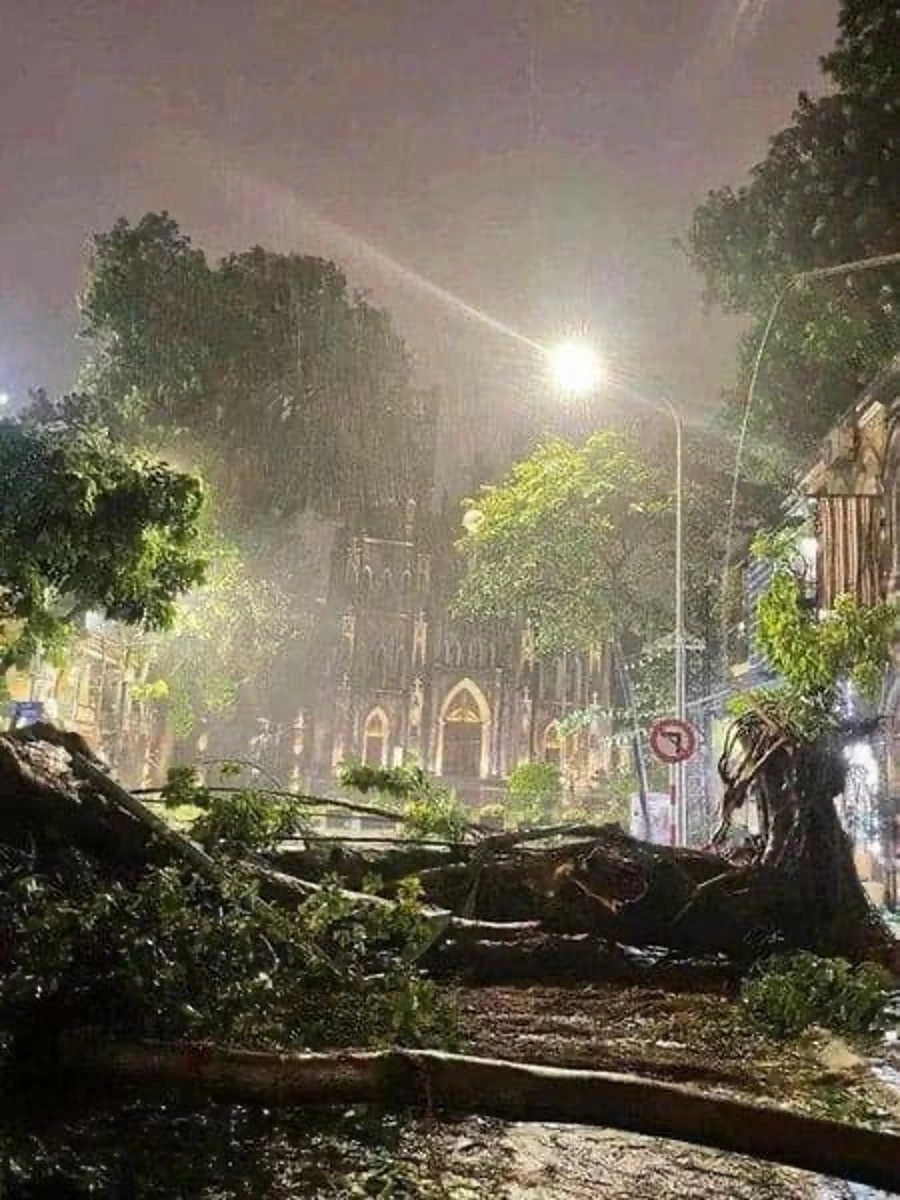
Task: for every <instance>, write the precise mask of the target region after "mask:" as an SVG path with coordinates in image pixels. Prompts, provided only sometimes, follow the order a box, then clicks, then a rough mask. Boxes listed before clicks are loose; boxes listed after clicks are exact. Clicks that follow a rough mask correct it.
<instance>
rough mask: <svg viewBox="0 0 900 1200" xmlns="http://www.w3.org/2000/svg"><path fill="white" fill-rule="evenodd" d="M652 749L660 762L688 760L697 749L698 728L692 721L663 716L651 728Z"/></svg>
mask: <svg viewBox="0 0 900 1200" xmlns="http://www.w3.org/2000/svg"><path fill="white" fill-rule="evenodd" d="M650 749H651V750H652V751H653V753H654V754H655V755H656V757H657V758H658V759H659V761H660V762H664V763H670V764H671V763H680V762H687V760H688V759H689V758H692V757H693V756H694V754H695V752H696V750H697V730H696V729H695V728H694V726H693V725H692V724H691V723H690V721H681V720H679V719H678V717H663V719H662V720H661V721H657V722H656V724H655V725H654V726H653V728H652V729H651V730H650Z"/></svg>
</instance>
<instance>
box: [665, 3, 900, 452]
mask: <svg viewBox="0 0 900 1200" xmlns="http://www.w3.org/2000/svg"><path fill="white" fill-rule="evenodd" d="M840 26H841V35H840V39H839V42H838V45H837V48H836V50H835V51H834V53H832V54H831V55H829V56H827V57H826V58H825V59H824V60H823V67H824V69H825V71H826V73H827V74H828V75H829V76H830V77H831V85H830V86H829V90H828V94H826V95H825V96H823V97H822V98H820V99H817V100H814V99H811V98H810V97H809V96H807V95H805V94H801V96H800V97H799V99H798V102H797V109H796V111H795V113H794V115H793V123H792V124H791V125H789V126H788V127H787V128H786V129H784V130H782V131H781V132H780V133H778V134H776V135H775V137H773V138H772V140H771V143H770V146H769V152H768V154H767V156H766V158H765V159H764V160H763V161H762V162H761V163H758V164H757V165H756V166H755V167H754V168H753V169H752V171H751V173H750V181H749V182H748V183H747V184H745V185H743V186H742V187H740V188H739V189H738V190H737V191H735V190H733V189H732V188H730V187H725V188H722V189H720V190H719V191H715V192H711V193H710V194H709V196H708V197H707V199H706V200H705V201H704V203H703V204H702V205H700V207H699V208H698V209H697V210H696V212H695V214H694V219H693V224H692V226H691V229H690V231H689V234H688V239H687V252H688V255H689V258H690V259H691V261H692V263H693V265H694V266H695V267H696V268H697V269H698V271H699V272H700V273H701V275H702V276H703V278H704V281H705V285H706V296H707V299H708V301H709V302H710V303H714V304H718V305H719V306H720V307H722V308H724V309H725V310H726V311H728V312H732V313H737V314H740V315H742V316H748V317H751V318H752V319H753V325H752V326H751V327H750V329H749V330H748V332H747V334H746V336H745V339H744V341H743V344H742V351H741V356H740V367H739V380H738V383H739V387H738V389H737V391H736V393H735V398H734V399H735V401H736V402H737V403H736V405H735V407H736V408H737V409H740V407H741V406H742V405H743V400H744V396H745V385H746V383H747V381H748V378H749V372H750V369H751V366H752V362H753V359H754V357H755V354H756V349H757V346H758V345H759V342H760V337H761V334H762V331H763V328H764V326H765V323H766V321H767V320H768V315H769V311H770V309H771V306H772V304H773V301H774V300H775V298H776V296H777V295H778V294H779V292H780V290H781V289H782V288H783V286H784V285H785V283H786V282H787V281H788V280H789V279H790V278H791V277H792V276H793V275H795V274H797V273H799V272H803V271H807V270H810V269H815V268H820V267H827V266H833V265H835V264H839V263H843V262H851V261H855V260H859V259H864V258H868V257H873V256H876V255H880V254H889V253H892V252H896V251H897V249H898V246H900V226H898V220H897V214H898V213H900V172H898V170H897V165H896V164H897V162H898V161H900V120H898V117H900V57H898V56H897V54H896V52H895V48H896V46H897V45H898V44H900V10H898V8H897V5H896V4H895V3H894V0H843V3H842V5H841V14H840ZM834 85H836V89H835V88H834ZM898 278H900V267H897V266H894V267H889V268H884V269H879V270H874V271H867V272H864V273H856V274H846V275H838V276H835V277H834V278H832V279H828V280H820V281H816V282H813V283H809V284H807V285H805V286H803V287H797V288H794V289H792V291H791V292H790V294H789V295H788V296H787V298H786V300H785V303H784V305H783V307H782V310H781V313H780V315H779V317H778V320H777V322H776V324H775V326H774V328H773V334H772V338H771V341H770V343H769V348H768V352H767V355H766V358H765V361H764V364H763V370H762V373H761V376H760V387H759V394H758V406H757V408H756V411H755V416H754V426H755V428H756V429H757V430H760V431H762V430H765V443H764V444H763V442H762V440H760V443H759V447H758V448H759V451H760V454H759V462H760V463H761V464H762V463H764V462H765V459H766V457H767V456H768V454H769V452H770V450H771V447H772V446H774V445H776V444H777V443H779V442H782V441H786V443H787V444H788V445H790V446H791V447H792V448H794V449H795V450H797V451H799V452H800V453H803V452H804V450H806V449H808V448H809V446H810V444H811V443H812V442H814V441H815V440H816V439H817V438H818V437H820V436H821V435H822V434H823V433H824V432H825V430H826V429H827V428H828V427H829V426H830V425H831V424H832V422H833V420H834V419H835V417H837V416H838V415H839V414H840V413H842V412H843V411H844V410H845V409H846V408H847V406H848V405H849V404H850V403H851V402H852V401H853V400H854V399H855V397H856V395H857V394H858V393H859V391H860V389H861V387H862V386H863V385H864V384H865V383H867V382H868V380H869V379H870V378H871V376H872V375H873V374H874V373H875V372H876V371H877V369H878V368H879V367H880V366H881V365H882V364H884V363H886V362H887V361H889V359H890V357H891V355H892V354H893V353H894V352H895V351H896V347H897V345H898V342H900V307H898V304H897V294H896V293H897V281H898Z"/></svg>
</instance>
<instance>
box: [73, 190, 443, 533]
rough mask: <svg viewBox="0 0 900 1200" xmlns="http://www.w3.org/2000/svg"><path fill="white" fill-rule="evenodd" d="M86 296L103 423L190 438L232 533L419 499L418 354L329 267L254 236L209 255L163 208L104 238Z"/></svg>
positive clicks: (90, 375)
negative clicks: (413, 482) (234, 248)
mask: <svg viewBox="0 0 900 1200" xmlns="http://www.w3.org/2000/svg"><path fill="white" fill-rule="evenodd" d="M81 306H82V314H83V317H84V331H83V332H84V336H85V337H86V338H87V339H88V341H89V342H90V344H91V346H92V359H91V362H90V364H89V367H88V369H87V371H86V373H85V377H84V381H83V382H84V385H85V388H86V390H87V391H88V392H89V393H90V395H91V396H92V397H93V398H94V401H95V403H96V405H97V406H98V408H99V409H100V411H101V412H102V413H103V414H104V419H106V420H108V421H110V422H114V423H117V424H118V425H120V426H121V427H123V428H124V429H126V430H127V431H129V433H130V435H132V436H134V435H135V431H137V432H138V434H139V436H140V437H141V438H146V437H148V436H151V437H152V436H156V437H158V438H163V439H165V440H166V441H167V442H170V440H171V438H172V436H173V434H175V433H177V434H178V436H179V439H180V440H181V441H184V439H187V443H188V445H190V446H191V447H192V448H193V452H194V453H197V452H202V455H203V457H204V460H205V462H206V463H207V469H208V470H209V471H210V473H211V475H212V477H213V479H214V480H215V482H216V483H217V484H218V486H219V488H220V491H221V494H222V496H223V498H224V499H225V501H226V503H228V504H229V505H230V509H229V511H230V513H231V514H232V515H233V516H234V518H235V520H236V522H237V525H233V524H232V525H231V527H232V528H236V527H241V528H247V527H248V526H249V524H250V523H251V522H252V521H253V520H255V519H258V518H259V517H260V516H262V515H276V516H279V517H283V516H285V515H290V514H292V513H296V512H300V511H303V510H304V509H306V508H308V507H315V508H320V509H325V510H328V511H331V510H333V509H334V507H335V505H336V503H337V502H338V501H340V503H341V505H342V507H343V510H344V511H353V510H357V511H366V510H367V509H370V508H371V507H372V506H373V505H374V504H376V503H386V502H393V501H395V500H396V499H397V498H398V497H400V498H404V497H405V496H406V495H408V494H410V493H409V490H408V487H407V484H408V482H409V479H410V477H411V476H412V474H414V473H415V471H417V470H418V469H420V468H421V466H422V464H423V462H424V459H423V456H422V455H421V453H419V451H420V450H421V446H420V443H419V439H420V437H421V436H422V432H423V425H422V420H421V417H422V411H423V398H422V397H421V396H420V395H418V394H417V393H416V392H415V390H414V388H413V386H412V368H411V362H410V358H409V355H408V353H407V351H406V348H405V346H404V344H403V342H402V339H401V338H400V337H399V336H398V334H397V333H396V332H395V330H394V328H393V326H392V324H391V321H390V318H389V316H388V314H387V313H386V312H384V311H382V310H380V309H377V308H375V307H373V306H372V305H371V304H369V303H368V302H367V301H366V300H365V299H363V298H362V297H360V296H358V295H352V294H351V293H350V292H349V289H348V285H347V280H346V279H345V277H344V275H343V274H342V272H341V271H340V270H339V269H338V267H337V266H335V264H334V263H331V262H327V261H325V260H323V259H318V258H312V257H307V256H302V255H297V254H291V255H280V254H273V253H270V252H268V251H266V250H263V249H262V248H260V247H255V248H254V249H252V250H249V251H247V252H246V253H242V254H232V255H229V256H228V257H227V258H225V259H223V260H222V261H221V262H220V263H218V264H216V265H211V264H210V263H209V262H208V261H207V259H206V257H205V255H204V254H203V252H202V251H201V250H198V249H196V248H195V247H193V246H192V245H191V242H190V239H189V238H188V237H187V236H186V235H185V234H184V233H182V231H181V230H180V229H179V227H178V225H177V223H176V222H175V221H174V220H173V219H172V218H171V217H170V216H169V215H168V214H167V213H148V214H147V215H146V216H144V217H143V218H142V219H141V220H140V221H139V222H138V223H137V224H136V225H131V224H129V223H128V222H127V221H125V220H120V221H118V222H117V223H116V224H115V225H114V226H113V228H112V229H111V230H109V231H108V232H106V233H101V234H98V235H96V236H95V238H94V239H93V245H92V255H91V262H90V268H89V272H88V278H87V282H86V286H85V288H84V291H83V295H82V298H81ZM373 413H377V414H378V437H377V438H375V439H373V437H372V431H371V422H372V414H373Z"/></svg>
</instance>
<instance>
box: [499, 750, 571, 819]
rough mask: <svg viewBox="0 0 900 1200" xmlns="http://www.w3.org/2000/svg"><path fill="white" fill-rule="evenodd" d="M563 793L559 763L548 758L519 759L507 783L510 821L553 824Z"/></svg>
mask: <svg viewBox="0 0 900 1200" xmlns="http://www.w3.org/2000/svg"><path fill="white" fill-rule="evenodd" d="M562 794H563V787H562V777H561V775H560V773H559V768H558V767H555V766H553V764H552V763H545V762H524V763H519V765H518V766H517V767H514V768H513V770H512V771H511V772H510V774H509V779H508V780H507V783H506V804H505V806H504V807H505V815H506V821H507V824H510V825H546V824H549V823H550V822H551V821H552V820H554V818H555V816H556V815H557V813H558V812H559V806H560V801H561V800H562Z"/></svg>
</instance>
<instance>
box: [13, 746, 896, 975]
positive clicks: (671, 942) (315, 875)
mask: <svg viewBox="0 0 900 1200" xmlns="http://www.w3.org/2000/svg"><path fill="white" fill-rule="evenodd" d="M736 728H738V729H743V728H744V726H743V725H741V724H738V726H736ZM72 736H73V735H70V734H60V732H59V731H55V730H53V729H52V728H50V727H46V726H39V727H32V728H31V729H30V730H23V731H15V732H14V733H12V734H9V735H5V736H3V737H0V794H2V796H3V801H2V805H0V841H5V842H8V843H9V842H12V843H14V844H15V843H16V842H19V843H22V842H23V840H24V841H25V842H27V841H28V840H29V839H31V841H32V842H37V843H42V844H50V845H62V846H73V847H78V848H79V849H81V850H83V851H85V852H87V853H89V854H92V855H95V856H96V857H97V858H98V860H99V861H101V862H103V863H104V864H106V867H107V868H108V869H111V870H112V871H113V872H114V873H118V874H124V875H125V876H130V877H133V876H134V875H135V873H139V872H140V871H141V870H142V869H144V868H145V867H146V866H147V865H148V864H153V863H156V864H164V863H167V862H177V863H180V864H185V865H187V866H188V867H189V868H190V869H191V870H192V871H195V872H197V874H198V875H199V876H200V877H201V878H203V879H204V880H206V881H207V882H209V883H211V884H216V883H217V881H218V880H219V878H220V871H221V868H220V865H219V863H218V861H217V859H216V857H215V855H211V854H210V853H208V852H207V851H205V850H204V849H203V848H202V847H200V846H198V845H197V844H196V843H195V842H193V841H192V840H191V839H190V838H188V837H187V836H185V834H183V833H181V832H178V831H177V830H175V829H173V828H172V827H171V826H170V825H169V824H168V823H167V822H166V821H165V820H164V819H163V818H162V817H160V816H159V815H158V814H157V813H156V812H154V811H153V810H152V809H151V808H149V807H148V806H147V805H146V804H145V803H144V802H143V800H141V799H139V798H137V797H135V796H133V795H131V794H130V793H128V792H127V791H125V790H124V789H123V788H121V787H120V786H119V785H118V784H116V783H115V782H114V781H113V780H112V779H111V778H110V777H109V776H108V775H107V774H106V772H105V771H104V770H103V769H102V768H101V766H100V765H99V763H98V762H97V761H96V760H94V759H93V756H90V752H89V750H88V748H87V747H86V746H84V745H80V744H78V743H76V742H73V741H72ZM754 745H756V743H754ZM815 753H816V754H818V755H819V756H818V757H814V761H815V762H822V761H828V762H829V763H830V768H829V769H831V771H832V778H831V781H830V782H829V783H828V784H826V785H822V784H821V779H820V777H819V776H815V781H816V783H817V784H818V786H817V788H814V789H813V790H812V791H811V792H809V795H808V796H807V793H805V792H804V793H802V795H801V794H800V793H798V794H797V796H794V795H793V793H791V792H789V791H788V790H787V789H784V790H783V792H782V793H779V796H780V797H781V796H784V797H786V798H784V799H778V800H776V801H775V803H776V804H777V803H784V804H791V805H793V809H792V811H793V812H794V813H795V819H794V820H793V821H791V822H786V821H785V820H784V819H783V818H781V817H779V819H773V820H772V821H771V823H770V828H771V831H772V833H771V837H770V839H769V840H768V841H767V842H766V844H765V846H764V847H763V848H762V849H761V851H760V852H759V858H758V860H757V861H752V862H751V863H750V864H749V865H744V866H739V865H735V864H733V863H732V862H730V861H729V860H728V859H727V858H726V857H724V856H723V855H721V854H718V853H715V852H710V851H697V850H691V849H682V848H672V847H661V846H653V845H650V844H648V843H644V842H640V841H638V840H636V839H634V838H631V837H629V836H628V835H627V834H625V833H624V832H623V831H622V830H621V829H619V828H618V827H617V826H599V827H593V826H585V825H578V826H571V827H568V826H563V827H557V828H554V829H552V830H530V831H521V832H509V833H503V834H494V835H482V836H481V837H480V839H479V840H478V841H477V842H472V843H469V844H458V845H456V846H455V847H454V849H453V855H452V858H453V859H454V860H455V861H449V862H448V861H446V856H445V861H444V862H443V865H440V866H427V867H425V868H424V869H421V870H419V871H418V872H417V873H416V877H417V879H418V881H419V884H420V887H421V896H422V899H423V900H424V902H425V903H426V905H427V908H426V910H425V914H424V915H425V918H426V920H427V922H428V924H429V927H430V929H431V935H430V945H429V947H426V948H425V949H423V951H422V953H423V954H425V953H426V952H427V959H426V961H427V962H428V964H429V967H430V968H431V969H433V970H434V971H435V972H436V973H438V974H443V975H446V974H447V973H448V971H449V970H450V969H451V964H452V969H454V970H458V971H459V972H460V973H461V974H468V975H469V977H471V978H477V979H490V980H492V981H500V980H502V979H504V978H507V979H522V978H529V977H530V978H541V977H542V974H543V973H544V972H546V973H547V975H548V976H550V977H553V978H566V977H579V976H580V977H589V978H593V977H596V976H597V975H598V974H601V975H603V974H608V977H610V978H617V979H623V980H629V981H631V980H634V979H638V978H651V977H652V976H653V974H654V972H657V973H661V972H663V971H665V970H672V971H674V972H675V973H676V975H677V973H678V972H679V971H680V970H682V968H681V966H680V965H679V963H678V962H677V961H676V962H675V963H674V964H672V963H661V962H660V960H659V958H658V956H657V957H656V958H653V959H650V960H646V961H644V962H638V961H636V960H635V959H634V958H633V957H632V958H629V957H628V956H623V955H622V953H621V951H620V950H619V947H620V946H622V945H626V946H634V947H654V948H664V949H668V950H669V951H670V952H672V954H673V955H675V956H685V955H689V956H691V957H692V958H700V959H705V960H706V961H707V963H708V964H709V965H708V966H707V967H706V968H705V974H706V975H707V977H708V978H710V979H714V978H716V979H718V980H719V981H720V982H722V981H725V980H727V979H729V978H733V977H734V969H733V968H727V967H725V966H724V965H723V964H722V963H721V962H716V961H715V956H725V957H727V958H728V959H729V960H731V961H732V962H734V963H737V964H738V966H739V967H740V965H742V964H747V963H749V962H751V961H753V960H754V959H756V958H758V957H760V956H763V955H765V954H766V953H769V952H771V950H772V949H774V948H778V949H791V948H806V949H812V950H815V951H817V952H818V953H823V954H829V953H830V954H844V955H847V956H848V957H850V958H861V957H872V958H876V959H878V960H879V961H882V962H885V963H887V964H888V965H891V966H896V962H895V957H896V942H895V941H894V940H893V939H892V938H891V936H890V934H889V933H888V931H887V930H886V929H885V928H884V926H883V925H882V924H881V922H880V921H879V920H878V918H877V916H876V915H875V914H874V913H873V912H872V910H871V907H870V906H869V904H868V902H867V900H866V898H865V895H864V893H863V891H862V888H861V886H860V884H859V882H858V879H857V877H856V874H855V871H854V869H853V864H852V858H851V853H850V848H849V843H848V841H847V838H846V836H845V835H844V833H843V831H842V830H841V828H840V825H839V823H838V821H837V816H836V813H835V811H834V805H833V802H832V795H833V792H832V791H831V790H829V789H830V788H831V787H833V785H834V782H835V781H836V780H839V779H840V775H839V772H837V770H836V767H835V763H834V756H833V755H832V758H831V759H828V760H825V759H824V758H822V756H821V753H820V752H819V750H818V748H816V751H815ZM762 761H763V771H762V773H760V771H759V770H757V772H756V774H752V772H751V774H750V775H748V774H747V772H746V770H744V774H742V775H741V776H740V780H741V782H740V785H739V786H740V787H742V788H743V795H746V793H747V792H748V791H749V788H750V786H751V785H754V786H760V787H774V784H773V783H772V773H774V772H775V771H780V772H782V777H783V778H793V776H791V775H790V771H791V770H793V769H795V764H796V763H801V762H806V759H804V758H803V757H802V756H800V757H797V756H795V757H794V758H793V759H791V760H790V761H787V762H785V761H783V760H782V758H780V757H779V755H778V754H773V753H767V752H766V751H763V759H762ZM792 764H794V765H792ZM724 769H725V768H723V770H724ZM785 773H786V774H785ZM726 778H728V776H727V775H726ZM803 778H806V776H803ZM792 797H793V798H792ZM798 797H799V798H798ZM726 800H727V802H728V803H729V804H731V803H733V792H728V793H726ZM801 801H802V803H801ZM779 813H780V810H779ZM775 837H777V838H779V839H781V845H782V851H781V853H780V855H773V853H772V851H771V846H770V843H771V838H775ZM547 843H549V844H547ZM789 847H793V850H792V851H791V852H790V853H789V852H788V848H789ZM436 853H437V852H436V851H435V850H433V849H429V848H428V847H423V848H422V855H423V856H425V861H433V859H434V857H435V855H436ZM277 857H278V856H277V855H276V860H277ZM298 857H299V858H300V859H301V860H302V867H301V862H298V861H297V860H298ZM412 857H413V860H414V861H415V856H412ZM410 858H411V855H410V854H409V853H404V854H401V855H395V856H393V859H391V856H390V855H388V857H387V861H385V860H379V859H378V858H377V857H376V858H374V859H373V858H372V857H369V856H362V855H360V854H359V852H358V851H356V850H353V849H347V850H346V851H341V852H340V853H339V854H335V853H333V852H331V853H322V852H321V851H318V852H317V851H315V850H314V849H310V850H307V851H304V852H301V854H300V855H299V856H298V855H296V854H295V855H294V858H293V861H292V862H291V863H290V865H291V866H292V867H293V868H294V870H298V869H303V874H304V876H305V877H304V878H300V877H299V876H298V875H295V874H291V873H288V872H286V871H283V870H279V869H277V867H276V866H275V865H273V862H272V861H271V858H270V857H267V856H265V855H260V854H255V855H253V856H252V857H248V858H245V859H244V860H243V861H242V862H241V868H242V870H244V871H245V872H246V873H247V874H248V875H249V876H251V877H252V878H253V879H255V880H256V883H257V886H258V889H259V893H260V895H261V897H262V898H263V899H264V900H267V901H268V902H270V903H273V904H276V905H279V906H284V907H286V908H288V909H290V908H296V907H298V906H300V905H302V904H303V903H304V902H305V901H307V900H308V899H309V898H310V897H312V896H315V895H316V894H317V893H318V892H319V891H320V889H321V887H322V886H323V881H325V880H327V878H328V877H329V876H331V875H333V874H335V873H337V875H338V876H339V877H341V878H343V880H344V893H343V894H344V896H345V899H346V900H347V901H348V902H349V903H350V904H352V905H356V906H377V905H382V906H384V905H388V906H389V905H390V904H391V903H392V901H393V898H394V897H395V896H396V895H397V893H398V889H400V888H402V887H404V886H406V883H405V882H404V881H408V876H409V867H410ZM346 864H349V866H350V869H349V870H345V871H342V867H343V866H345V865H346ZM392 865H393V867H394V870H393V871H391V870H390V867H391V866H392ZM384 867H388V870H387V871H384V869H383V868H384ZM373 869H374V870H376V871H379V872H380V873H381V875H382V884H381V888H380V895H374V894H372V893H371V892H370V891H369V892H363V891H361V890H359V889H360V888H361V886H362V883H363V879H364V877H365V875H367V874H371V872H372V870H373ZM391 874H393V875H394V878H391V877H390V876H391ZM347 884H350V885H351V886H349V887H348V886H346V885H347ZM585 939H589V941H586V940H585ZM683 973H684V972H683V971H682V974H683Z"/></svg>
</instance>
